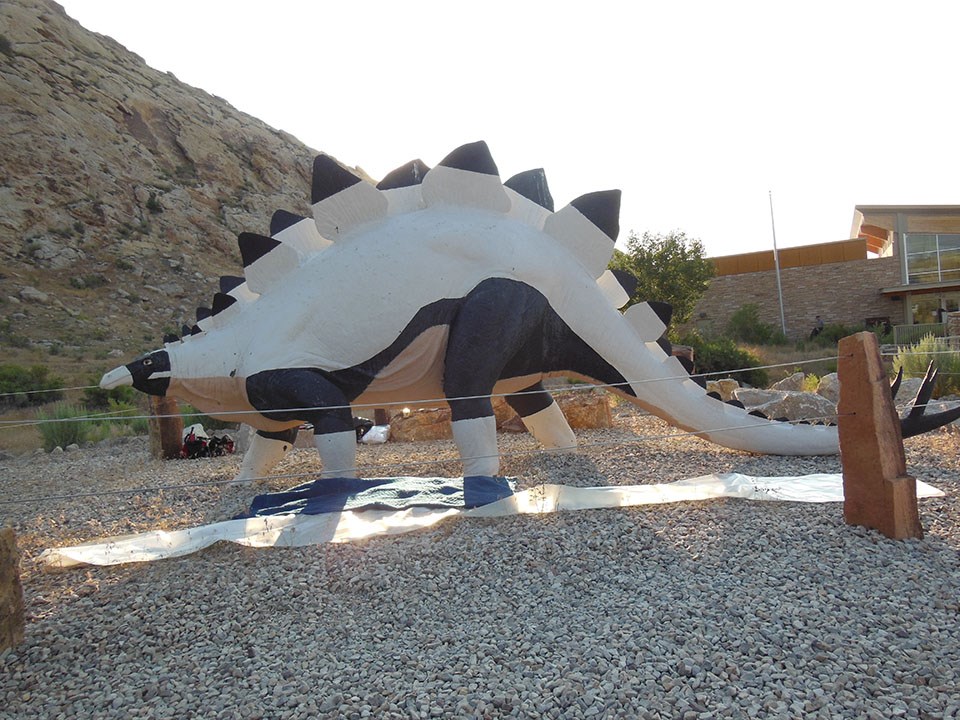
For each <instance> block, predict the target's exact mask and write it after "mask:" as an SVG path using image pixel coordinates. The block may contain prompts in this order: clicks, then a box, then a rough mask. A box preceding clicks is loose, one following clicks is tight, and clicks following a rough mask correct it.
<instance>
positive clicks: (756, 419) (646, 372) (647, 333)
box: [569, 303, 839, 455]
mask: <svg viewBox="0 0 960 720" xmlns="http://www.w3.org/2000/svg"><path fill="white" fill-rule="evenodd" d="M659 309H660V308H655V306H651V304H647V303H641V304H639V305H634V306H632V307H630V308H628V310H627V311H626V312H625V313H624V314H623V315H620V314H619V313H616V315H617V316H619V317H618V321H617V323H616V324H617V326H619V327H616V328H615V327H614V326H612V325H608V323H607V322H605V319H604V318H601V317H599V316H597V315H595V316H594V317H593V318H592V322H590V323H584V324H582V325H580V324H579V323H578V325H579V327H577V328H575V329H574V333H573V334H574V335H575V336H576V337H577V339H578V340H577V342H576V345H577V346H578V347H579V348H580V350H579V351H578V352H577V353H576V355H577V356H578V357H577V358H576V359H575V360H574V362H572V363H569V365H570V366H571V367H576V368H578V374H579V375H581V376H583V377H584V378H586V379H589V380H593V381H595V382H599V383H601V384H606V385H610V386H612V389H613V391H614V392H616V393H617V394H618V395H620V396H622V397H624V398H626V399H627V400H629V401H631V402H633V403H635V404H637V405H639V406H641V407H643V408H644V409H645V410H647V411H649V412H650V413H652V414H654V415H656V416H657V417H660V418H661V419H663V420H665V421H667V422H668V423H670V424H671V425H674V426H676V427H678V428H680V429H683V430H685V431H688V432H692V433H696V434H697V435H698V436H700V437H703V438H704V439H706V440H709V441H711V442H713V443H716V444H718V445H722V446H724V447H728V448H732V449H735V450H744V451H747V452H755V453H763V454H769V455H835V454H836V453H837V452H839V436H838V433H837V428H836V427H835V426H830V425H827V424H823V425H811V424H793V423H789V422H783V421H777V420H770V419H768V418H766V417H765V416H762V415H753V414H750V413H748V412H747V411H746V410H745V409H744V408H743V406H742V405H741V404H739V403H737V402H735V401H734V402H732V403H725V402H723V401H722V400H720V398H719V397H718V396H716V395H710V394H708V393H707V391H706V390H705V389H704V387H702V386H701V385H700V384H698V383H697V382H696V381H695V380H694V379H693V378H692V377H691V376H690V374H689V373H688V372H687V370H686V369H685V368H684V366H683V364H682V363H681V362H680V361H679V360H678V359H677V358H676V357H673V356H672V355H669V354H668V352H669V344H668V343H665V342H664V341H663V340H662V336H663V333H664V331H665V328H666V323H665V322H664V320H663V319H662V318H661V317H659V316H658V314H657V310H659ZM623 320H626V323H625V324H626V326H627V327H626V328H624V323H622V321H623ZM667 321H669V318H667ZM592 348H603V350H602V351H601V352H598V353H597V355H596V356H593V357H590V356H591V355H592V350H590V349H592ZM665 349H666V351H665ZM584 370H585V371H584ZM814 421H815V422H822V423H829V422H835V418H817V419H814Z"/></svg>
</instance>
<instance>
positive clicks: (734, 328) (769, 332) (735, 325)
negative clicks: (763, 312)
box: [726, 303, 787, 345]
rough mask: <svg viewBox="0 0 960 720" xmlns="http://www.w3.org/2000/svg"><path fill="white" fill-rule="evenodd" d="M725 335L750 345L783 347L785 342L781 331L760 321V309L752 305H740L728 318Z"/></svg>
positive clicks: (785, 339) (785, 338)
mask: <svg viewBox="0 0 960 720" xmlns="http://www.w3.org/2000/svg"><path fill="white" fill-rule="evenodd" d="M726 334H727V335H728V336H729V337H731V338H732V339H733V340H736V341H738V342H744V343H750V344H752V345H785V344H786V342H787V337H786V335H784V334H783V331H782V330H780V329H779V328H776V327H774V326H773V325H770V324H769V323H765V322H763V321H762V320H761V319H760V307H759V306H758V305H756V304H754V303H749V304H747V305H742V306H741V307H740V308H738V309H737V311H736V312H734V313H733V315H731V316H730V320H729V321H727V331H726Z"/></svg>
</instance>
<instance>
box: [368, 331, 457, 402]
mask: <svg viewBox="0 0 960 720" xmlns="http://www.w3.org/2000/svg"><path fill="white" fill-rule="evenodd" d="M449 331H450V327H449V326H448V325H435V326H433V327H430V328H427V329H426V330H424V331H423V332H422V333H420V335H418V336H417V338H416V339H415V340H414V341H413V342H411V343H410V344H409V345H408V346H407V347H406V348H404V350H403V351H402V352H400V354H399V355H397V356H396V357H395V358H394V359H393V360H391V361H390V362H389V363H388V364H387V365H386V366H385V367H384V368H383V369H382V370H380V372H378V373H377V375H376V377H375V378H374V379H373V382H371V383H370V385H368V386H367V389H366V390H364V392H363V393H362V394H361V395H360V397H358V398H357V399H356V400H355V401H354V405H355V406H358V405H368V406H379V405H380V404H387V403H404V404H408V405H416V404H418V402H422V401H430V400H439V401H440V402H441V403H442V402H443V400H442V398H443V359H444V355H445V354H446V351H447V336H448V335H449ZM426 404H436V403H429V402H428V403H426Z"/></svg>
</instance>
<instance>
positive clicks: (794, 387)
mask: <svg viewBox="0 0 960 720" xmlns="http://www.w3.org/2000/svg"><path fill="white" fill-rule="evenodd" d="M804 378H806V375H804V374H803V373H802V372H795V373H794V374H793V375H791V376H790V377H785V378H784V379H783V380H780V381H779V382H775V383H774V384H773V385H771V386H770V389H771V390H787V391H792V392H798V391H800V390H803V381H804Z"/></svg>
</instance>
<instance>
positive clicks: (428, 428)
mask: <svg viewBox="0 0 960 720" xmlns="http://www.w3.org/2000/svg"><path fill="white" fill-rule="evenodd" d="M555 399H556V401H557V404H558V405H559V406H560V409H561V410H562V411H563V414H564V416H565V417H566V418H567V422H568V423H569V424H570V427H571V428H573V429H575V430H578V429H579V430H582V429H589V428H609V427H613V415H612V414H611V412H610V396H609V395H608V394H607V393H605V392H597V391H583V392H568V393H559V394H557V395H556V396H555ZM493 410H494V415H495V416H496V419H497V430H499V431H501V432H526V426H524V424H523V420H521V419H520V417H519V416H518V415H517V414H516V412H514V410H513V408H511V407H510V406H509V405H508V404H507V402H506V400H504V399H503V398H494V399H493ZM452 437H453V432H452V430H451V428H450V410H449V408H425V409H418V410H411V411H410V412H408V413H397V414H396V415H394V416H393V417H392V418H391V419H390V439H391V440H397V441H399V442H418V441H423V440H449V439H450V438H452Z"/></svg>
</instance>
